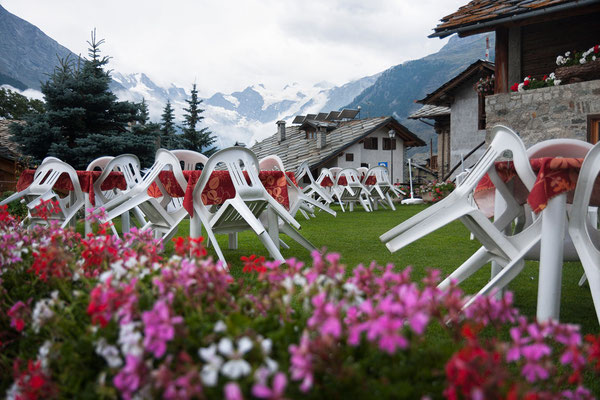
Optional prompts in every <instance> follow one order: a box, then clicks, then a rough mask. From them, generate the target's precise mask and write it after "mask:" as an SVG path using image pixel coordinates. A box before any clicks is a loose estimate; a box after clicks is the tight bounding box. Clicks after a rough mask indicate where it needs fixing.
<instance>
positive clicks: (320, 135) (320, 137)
mask: <svg viewBox="0 0 600 400" xmlns="http://www.w3.org/2000/svg"><path fill="white" fill-rule="evenodd" d="M325 146H327V130H326V129H325V127H324V126H320V125H319V126H317V149H322V148H323V147H325Z"/></svg>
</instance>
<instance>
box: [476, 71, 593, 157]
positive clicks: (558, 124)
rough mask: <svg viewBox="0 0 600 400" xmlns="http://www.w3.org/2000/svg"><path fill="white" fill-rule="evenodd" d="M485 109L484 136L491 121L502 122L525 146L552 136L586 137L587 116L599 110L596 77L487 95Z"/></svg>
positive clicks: (491, 124) (581, 138)
mask: <svg viewBox="0 0 600 400" xmlns="http://www.w3.org/2000/svg"><path fill="white" fill-rule="evenodd" d="M485 113H486V127H487V131H488V136H489V132H490V130H491V128H492V127H493V126H494V125H497V124H501V125H506V126H508V127H509V128H512V129H514V130H515V131H516V132H518V133H519V135H520V136H521V138H522V139H523V142H524V143H525V146H526V147H529V146H531V145H533V144H535V143H538V142H540V141H543V140H546V139H554V138H574V139H580V140H587V129H588V127H587V123H588V122H587V117H588V115H590V114H600V80H595V81H589V82H581V83H573V84H570V85H561V86H554V87H547V88H541V89H532V90H527V91H525V92H520V93H519V92H513V93H502V94H496V95H494V96H487V97H486V99H485ZM488 140H489V137H488Z"/></svg>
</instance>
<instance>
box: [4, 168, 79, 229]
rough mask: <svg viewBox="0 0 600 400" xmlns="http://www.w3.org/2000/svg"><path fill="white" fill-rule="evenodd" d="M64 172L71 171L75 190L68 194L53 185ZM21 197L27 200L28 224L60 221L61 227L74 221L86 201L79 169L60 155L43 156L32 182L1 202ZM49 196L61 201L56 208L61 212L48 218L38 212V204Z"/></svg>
mask: <svg viewBox="0 0 600 400" xmlns="http://www.w3.org/2000/svg"><path fill="white" fill-rule="evenodd" d="M63 173H66V174H68V176H69V178H70V180H71V183H72V185H73V191H72V192H71V193H69V195H68V196H65V197H60V196H59V195H58V194H57V193H56V192H55V191H54V190H53V187H54V185H55V184H56V182H57V181H58V179H59V178H60V176H61V175H62V174H63ZM19 198H23V200H22V201H23V202H25V203H26V204H27V208H28V216H27V218H26V219H25V220H28V221H29V224H31V225H34V224H47V223H48V221H59V222H60V223H61V224H60V226H61V227H62V228H65V227H66V226H67V225H69V224H70V223H71V222H72V221H73V218H74V217H75V215H76V214H77V211H79V209H80V208H81V207H82V206H83V204H84V202H85V200H84V195H83V192H82V191H81V185H80V184H79V178H78V177H77V171H75V170H74V169H73V167H71V166H70V165H69V164H67V163H65V162H62V161H60V160H58V159H57V158H52V159H46V160H44V162H42V164H41V165H40V166H39V167H38V169H37V171H36V172H35V175H34V179H33V182H32V183H31V185H29V187H27V188H26V189H24V190H22V191H20V192H18V193H15V194H13V195H12V196H10V197H7V198H6V199H4V200H3V201H2V202H0V205H4V204H8V203H10V202H12V201H14V200H17V199H19ZM50 200H51V201H56V202H58V205H59V210H57V211H58V212H52V213H49V214H48V215H47V219H48V220H45V219H43V218H41V217H39V216H38V215H37V214H36V213H35V208H36V206H38V205H39V204H40V203H41V202H42V201H50ZM25 220H24V221H23V222H25Z"/></svg>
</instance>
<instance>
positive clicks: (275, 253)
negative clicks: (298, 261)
mask: <svg viewBox="0 0 600 400" xmlns="http://www.w3.org/2000/svg"><path fill="white" fill-rule="evenodd" d="M258 238H259V239H260V241H261V242H262V243H263V245H264V246H265V247H266V248H267V251H268V252H269V254H270V255H271V257H273V258H274V259H275V260H279V261H282V262H283V261H285V259H284V258H283V256H282V255H281V252H280V251H279V249H278V248H277V246H275V243H273V240H271V236H269V233H268V232H267V231H263V232H262V233H261V234H260V235H258Z"/></svg>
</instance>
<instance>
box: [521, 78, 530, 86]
mask: <svg viewBox="0 0 600 400" xmlns="http://www.w3.org/2000/svg"><path fill="white" fill-rule="evenodd" d="M529 82H531V81H529V80H528V79H526V80H525V81H523V86H529Z"/></svg>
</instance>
